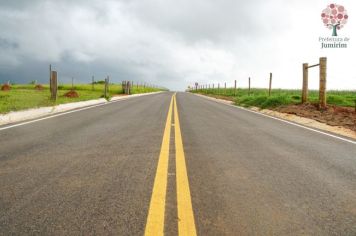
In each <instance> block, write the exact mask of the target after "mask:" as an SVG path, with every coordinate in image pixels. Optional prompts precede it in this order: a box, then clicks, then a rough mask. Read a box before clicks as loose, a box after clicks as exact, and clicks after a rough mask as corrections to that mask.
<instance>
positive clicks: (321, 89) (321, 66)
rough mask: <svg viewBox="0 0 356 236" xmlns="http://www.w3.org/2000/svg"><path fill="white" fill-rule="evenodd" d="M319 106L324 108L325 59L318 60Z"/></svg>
mask: <svg viewBox="0 0 356 236" xmlns="http://www.w3.org/2000/svg"><path fill="white" fill-rule="evenodd" d="M319 72H320V74H319V79H320V83H319V105H320V108H325V107H326V57H320V58H319Z"/></svg>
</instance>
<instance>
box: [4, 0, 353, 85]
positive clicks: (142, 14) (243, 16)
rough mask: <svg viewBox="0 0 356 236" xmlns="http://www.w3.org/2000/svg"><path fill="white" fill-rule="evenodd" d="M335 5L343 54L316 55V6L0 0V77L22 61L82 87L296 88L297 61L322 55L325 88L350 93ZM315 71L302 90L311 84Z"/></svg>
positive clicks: (349, 52)
mask: <svg viewBox="0 0 356 236" xmlns="http://www.w3.org/2000/svg"><path fill="white" fill-rule="evenodd" d="M339 4H343V5H344V6H345V7H346V8H347V10H348V12H349V14H350V19H349V22H348V23H347V25H346V26H345V28H343V29H342V31H340V35H344V36H348V37H350V38H351V42H350V43H349V46H350V47H349V48H348V49H328V50H325V49H324V50H320V49H319V46H320V45H319V42H318V38H319V36H329V35H330V32H329V31H328V30H327V29H326V28H324V27H323V24H322V22H321V19H320V13H321V11H322V10H323V9H324V8H325V6H326V3H325V2H324V1H323V0H318V1H313V2H310V1H306V0H304V1H288V3H287V2H285V1H282V0H273V1H262V0H251V1H248V2H246V1H236V0H221V1H213V0H194V1H188V0H182V1H173V0H126V1H124V0H122V1H99V0H97V1H95V0H91V1H81V0H80V1H75V2H73V1H54V0H48V1H39V0H37V1H31V4H28V1H8V2H2V3H0V17H1V19H2V20H1V21H0V39H3V41H4V40H5V41H6V42H7V43H8V45H18V46H17V47H8V46H7V47H5V46H3V47H1V43H0V53H1V55H2V57H1V59H0V80H1V81H7V79H8V77H9V76H10V77H11V76H13V77H14V78H18V77H19V76H20V75H23V74H26V73H22V72H21V71H23V70H25V69H27V67H28V65H30V64H31V65H32V64H37V65H38V66H36V70H32V73H33V74H34V76H37V78H38V77H39V78H42V77H43V78H42V80H45V79H46V77H44V76H43V75H45V73H44V72H43V71H46V70H47V68H43V71H40V72H38V71H37V70H39V68H40V67H39V65H41V66H43V65H45V64H46V63H47V64H49V63H54V64H55V65H56V64H57V65H58V67H60V69H61V71H60V74H62V75H63V78H64V79H65V78H70V77H71V76H70V74H71V73H73V74H75V76H76V77H77V78H78V80H82V81H86V79H87V78H88V77H89V75H90V74H95V75H98V74H99V75H100V76H102V75H103V74H110V75H112V78H113V79H114V81H117V82H118V81H119V80H124V79H130V80H135V81H147V82H151V83H156V84H161V85H164V86H167V87H170V88H171V89H184V88H186V86H187V85H189V84H193V83H194V82H196V81H197V82H199V83H206V84H207V83H218V82H219V83H221V84H222V83H224V82H228V84H229V85H232V83H233V81H234V80H235V79H237V80H238V84H239V85H241V86H243V85H245V86H246V85H247V78H248V77H252V84H253V86H257V87H267V84H268V76H269V72H273V74H274V78H273V85H274V87H282V88H300V87H301V65H302V63H303V62H310V63H314V62H317V61H318V58H319V56H327V57H328V62H329V70H328V76H329V77H328V88H333V89H356V82H355V79H356V76H355V73H354V72H353V70H352V66H353V65H352V63H353V61H354V60H353V55H354V54H355V50H354V49H355V47H354V42H353V39H354V38H356V37H355V36H356V35H355V32H354V31H353V30H352V29H353V28H355V26H354V25H355V23H354V22H355V21H354V20H353V14H352V13H353V12H355V14H356V4H355V3H354V1H352V0H348V1H344V2H340V3H339ZM0 42H1V40H0ZM26 65H27V66H26ZM14 68H17V70H14ZM315 71H316V72H315ZM315 71H311V87H312V88H317V86H318V84H317V69H315ZM15 73H18V75H16V74H15ZM27 76H30V75H28V74H27ZM314 77H315V78H314ZM18 80H21V79H18ZM27 80H30V79H29V78H22V81H27Z"/></svg>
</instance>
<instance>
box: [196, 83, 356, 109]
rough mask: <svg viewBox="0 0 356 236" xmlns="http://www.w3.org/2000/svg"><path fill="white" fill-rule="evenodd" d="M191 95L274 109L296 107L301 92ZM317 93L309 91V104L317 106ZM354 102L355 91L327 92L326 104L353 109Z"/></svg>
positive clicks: (204, 91)
mask: <svg viewBox="0 0 356 236" xmlns="http://www.w3.org/2000/svg"><path fill="white" fill-rule="evenodd" d="M191 92H193V93H200V94H205V95H209V96H213V97H220V98H225V99H228V100H231V101H234V102H235V103H236V104H237V105H240V106H244V107H251V106H255V107H259V108H263V109H265V108H275V107H278V106H281V105H296V104H300V103H301V93H302V92H301V90H287V89H272V91H271V96H269V95H268V89H251V90H250V93H249V91H248V89H237V90H236V95H235V94H234V92H235V90H234V89H233V88H227V89H226V90H225V89H224V88H220V89H216V88H215V89H201V90H192V91H191ZM318 98H319V92H318V91H313V90H310V91H309V98H308V99H309V100H308V102H309V103H312V104H314V103H315V104H317V103H318ZM355 102H356V91H337V90H331V91H327V104H329V105H336V106H343V107H354V106H355Z"/></svg>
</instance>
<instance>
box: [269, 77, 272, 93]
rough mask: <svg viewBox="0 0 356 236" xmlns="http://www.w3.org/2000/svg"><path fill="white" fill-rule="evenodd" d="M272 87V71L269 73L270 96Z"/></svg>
mask: <svg viewBox="0 0 356 236" xmlns="http://www.w3.org/2000/svg"><path fill="white" fill-rule="evenodd" d="M271 89H272V72H271V73H269V89H268V96H271Z"/></svg>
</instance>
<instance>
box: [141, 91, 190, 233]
mask: <svg viewBox="0 0 356 236" xmlns="http://www.w3.org/2000/svg"><path fill="white" fill-rule="evenodd" d="M172 111H173V112H174V141H175V154H176V155H175V157H176V183H177V210H178V234H179V235H189V236H194V235H196V229H195V222H194V214H193V207H192V200H191V196H190V190H189V181H188V174H187V168H186V164H185V156H184V148H183V141H182V134H181V130H180V123H179V115H178V109H177V102H176V94H174V95H173V96H172V99H171V102H170V106H169V110H168V115H167V120H166V126H165V129H164V133H163V140H162V146H161V152H160V155H159V160H158V166H157V171H156V177H155V181H154V185H153V190H152V197H151V202H150V208H149V212H148V216H147V223H146V229H145V235H146V236H151V235H154V236H159V235H164V218H165V206H166V192H167V178H168V160H169V145H170V137H171V127H172Z"/></svg>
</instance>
